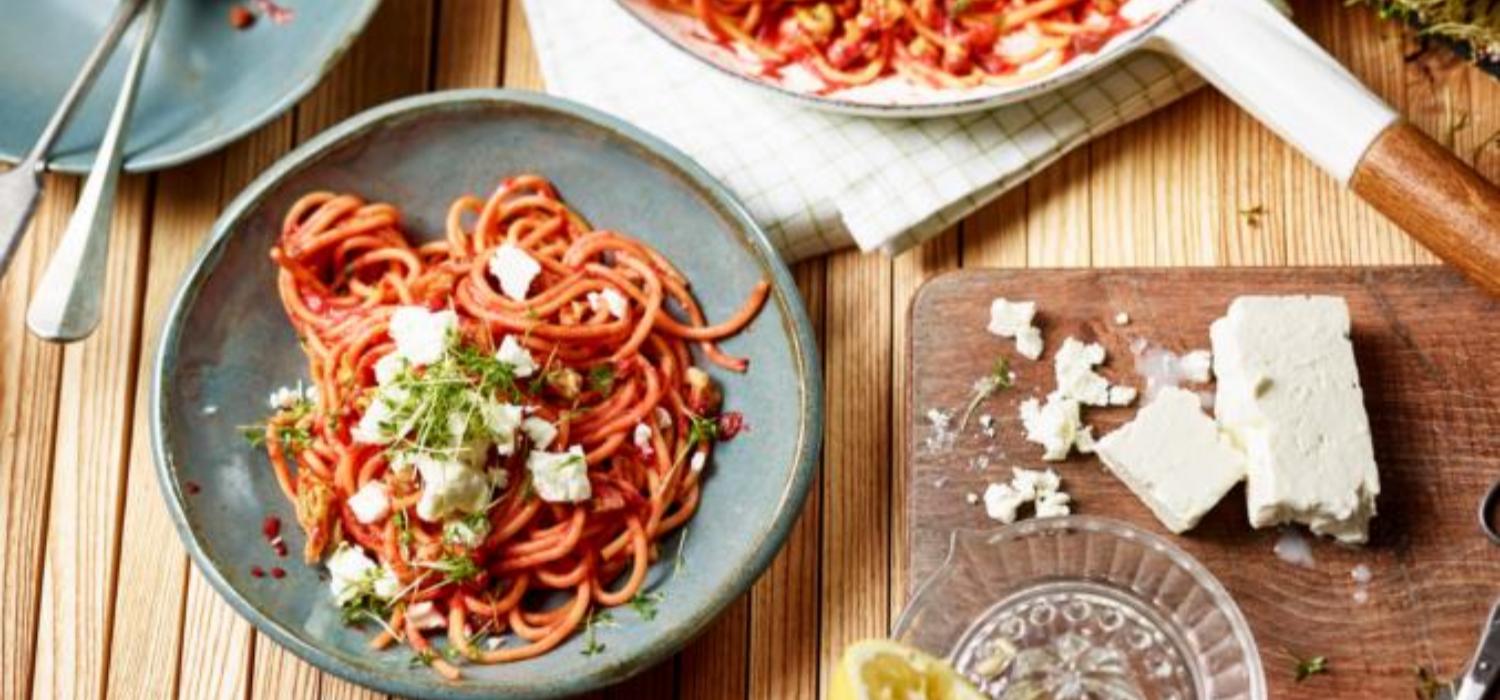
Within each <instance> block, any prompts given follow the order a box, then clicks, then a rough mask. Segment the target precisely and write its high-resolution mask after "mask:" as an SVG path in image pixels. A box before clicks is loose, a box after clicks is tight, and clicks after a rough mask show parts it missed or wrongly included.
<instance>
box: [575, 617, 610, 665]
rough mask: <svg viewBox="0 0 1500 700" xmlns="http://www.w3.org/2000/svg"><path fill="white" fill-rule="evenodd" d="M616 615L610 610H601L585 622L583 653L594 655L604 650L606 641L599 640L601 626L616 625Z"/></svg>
mask: <svg viewBox="0 0 1500 700" xmlns="http://www.w3.org/2000/svg"><path fill="white" fill-rule="evenodd" d="M614 626H615V616H614V615H612V614H610V612H609V611H608V610H600V611H598V612H596V613H594V614H592V615H590V616H589V617H588V620H587V621H586V622H584V623H583V651H582V653H583V655H584V656H593V655H595V654H601V653H603V652H604V649H605V645H604V642H601V641H599V628H600V627H614Z"/></svg>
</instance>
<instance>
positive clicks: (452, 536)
mask: <svg viewBox="0 0 1500 700" xmlns="http://www.w3.org/2000/svg"><path fill="white" fill-rule="evenodd" d="M488 534H490V516H489V513H488V512H486V511H481V512H478V513H470V514H468V515H465V516H464V517H462V518H458V519H455V520H449V521H448V522H447V523H445V524H444V525H443V541H444V542H447V543H448V544H452V545H461V546H464V547H469V548H474V547H477V546H479V544H480V543H481V542H484V538H485V536H486V535H488Z"/></svg>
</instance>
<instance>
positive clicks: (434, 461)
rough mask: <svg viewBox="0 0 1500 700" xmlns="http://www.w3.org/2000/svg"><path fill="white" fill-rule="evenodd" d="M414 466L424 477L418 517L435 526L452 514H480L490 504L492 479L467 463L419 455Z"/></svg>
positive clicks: (418, 505)
mask: <svg viewBox="0 0 1500 700" xmlns="http://www.w3.org/2000/svg"><path fill="white" fill-rule="evenodd" d="M412 463H413V464H414V465H415V466H416V468H417V473H419V474H421V475H422V497H421V498H420V499H419V500H418V501H417V517H419V518H421V519H423V520H426V521H427V522H430V523H435V522H438V521H439V520H442V519H443V518H444V517H446V516H448V515H449V514H450V513H456V512H462V513H477V512H479V511H482V510H484V507H485V506H486V505H488V504H489V502H490V480H489V478H488V476H487V475H485V474H484V473H482V472H480V471H479V470H478V469H475V468H474V467H472V466H470V465H469V464H468V463H466V462H464V461H463V460H460V459H454V458H447V457H434V456H432V455H427V454H419V455H417V456H416V457H414V458H413V459H412Z"/></svg>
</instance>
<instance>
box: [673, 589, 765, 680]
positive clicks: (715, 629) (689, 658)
mask: <svg viewBox="0 0 1500 700" xmlns="http://www.w3.org/2000/svg"><path fill="white" fill-rule="evenodd" d="M751 597H752V594H750V593H746V594H745V595H743V596H740V598H739V599H738V600H736V601H734V602H733V603H731V604H730V605H729V607H728V608H726V609H725V610H724V612H723V614H721V615H719V619H717V620H715V621H714V623H713V625H712V626H710V627H709V628H708V630H707V631H705V632H704V633H703V636H701V637H699V638H698V639H697V640H696V641H694V642H693V643H692V644H690V645H688V647H687V648H686V649H683V650H682V653H681V654H678V659H680V661H679V663H678V664H677V696H678V697H682V698H743V697H745V696H746V695H747V694H748V693H749V692H750V688H749V683H750V605H751V603H750V599H751Z"/></svg>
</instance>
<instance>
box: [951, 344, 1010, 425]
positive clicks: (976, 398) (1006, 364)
mask: <svg viewBox="0 0 1500 700" xmlns="http://www.w3.org/2000/svg"><path fill="white" fill-rule="evenodd" d="M1014 383H1015V376H1014V374H1013V373H1012V372H1011V371H1010V360H1008V359H1006V358H1005V357H1003V356H1002V357H999V358H996V360H995V364H994V365H992V366H991V367H990V373H989V374H986V375H984V376H983V377H980V378H979V380H978V381H976V382H974V394H973V395H972V396H970V397H969V403H968V405H966V406H964V415H963V418H961V419H960V420H959V421H958V431H959V432H960V433H961V432H963V431H964V429H965V428H967V427H969V419H970V418H972V417H974V411H975V410H977V409H978V408H979V404H982V403H984V402H985V401H986V400H987V399H989V398H990V397H991V396H994V395H995V393H996V392H998V391H1000V390H1001V389H1009V388H1010V387H1011V385H1012V384H1014Z"/></svg>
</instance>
